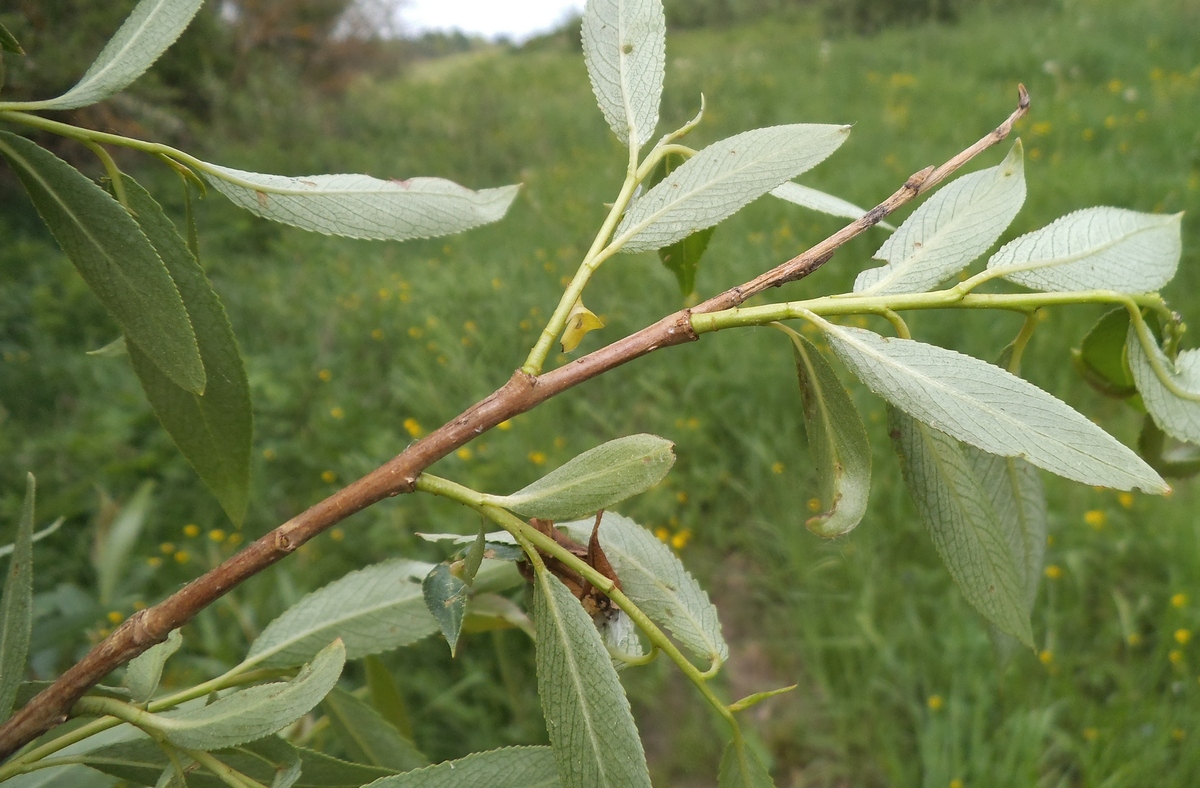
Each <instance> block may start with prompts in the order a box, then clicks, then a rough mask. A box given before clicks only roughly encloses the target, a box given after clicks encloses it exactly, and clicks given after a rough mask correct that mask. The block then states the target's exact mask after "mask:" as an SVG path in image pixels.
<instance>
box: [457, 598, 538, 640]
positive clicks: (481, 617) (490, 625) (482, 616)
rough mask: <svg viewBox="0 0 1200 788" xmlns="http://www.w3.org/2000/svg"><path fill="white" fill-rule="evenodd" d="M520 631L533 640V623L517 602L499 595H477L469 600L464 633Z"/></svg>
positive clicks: (464, 620)
mask: <svg viewBox="0 0 1200 788" xmlns="http://www.w3.org/2000/svg"><path fill="white" fill-rule="evenodd" d="M513 627H515V628H517V629H520V630H521V631H522V632H524V633H525V634H526V635H529V637H530V638H531V639H532V638H533V637H534V630H533V622H532V621H530V620H529V616H528V615H526V614H525V611H524V610H522V609H521V608H520V606H519V605H517V604H516V603H515V602H513V601H512V600H511V599H509V598H508V597H504V596H500V595H499V594H476V595H475V596H473V597H471V598H470V599H469V600H467V616H466V618H464V619H463V632H490V631H492V630H494V629H511V628H513Z"/></svg>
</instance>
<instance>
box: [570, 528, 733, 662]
mask: <svg viewBox="0 0 1200 788" xmlns="http://www.w3.org/2000/svg"><path fill="white" fill-rule="evenodd" d="M592 526H593V521H591V520H580V521H577V522H573V523H565V524H564V525H563V528H564V529H565V530H566V532H567V533H568V534H569V535H570V536H571V538H573V539H575V540H576V541H578V542H581V543H584V544H586V543H587V541H588V539H590V538H591V535H592ZM599 537H600V546H601V547H602V548H603V549H604V554H605V556H606V557H607V558H608V561H609V563H611V564H612V567H613V570H614V571H615V572H616V573H617V577H619V578H620V579H621V587H622V589H623V591H624V593H625V596H627V597H629V598H630V599H632V600H633V602H634V604H636V605H637V606H638V607H639V608H641V610H642V612H643V613H645V614H646V615H647V616H649V617H650V618H651V619H652V620H653V621H654V622H655V623H657V624H660V625H661V626H663V627H665V628H666V629H667V631H669V632H670V633H671V634H672V635H674V636H675V639H676V640H678V641H679V642H680V643H681V644H683V645H684V646H685V647H687V648H688V650H690V651H691V652H692V653H694V654H695V655H696V656H698V657H701V658H703V659H707V660H709V661H710V662H724V661H725V660H726V659H728V658H729V646H728V645H726V643H725V638H724V637H723V636H722V634H721V622H720V620H719V619H718V618H717V609H716V608H715V607H714V606H713V604H712V602H710V601H709V599H708V594H707V593H705V591H704V589H703V588H701V587H700V584H699V583H697V582H696V579H695V578H694V577H692V576H691V574H689V573H688V571H687V569H686V568H684V566H683V562H681V561H680V560H679V557H678V556H676V555H675V553H674V552H672V551H671V548H670V547H668V546H666V545H665V544H663V543H662V542H661V541H660V540H659V539H658V538H657V537H655V536H654V534H652V533H650V531H649V530H647V529H645V528H643V527H642V526H640V525H638V524H637V523H635V522H634V521H633V520H630V519H628V518H626V517H622V516H621V515H619V514H616V513H615V512H605V513H604V516H603V517H602V518H601V520H600V533H599Z"/></svg>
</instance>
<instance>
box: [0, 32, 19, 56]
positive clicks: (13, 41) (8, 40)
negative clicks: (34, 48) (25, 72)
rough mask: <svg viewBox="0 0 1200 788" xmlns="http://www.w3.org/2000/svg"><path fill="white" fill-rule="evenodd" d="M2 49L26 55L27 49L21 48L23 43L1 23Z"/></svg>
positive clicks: (0, 46)
mask: <svg viewBox="0 0 1200 788" xmlns="http://www.w3.org/2000/svg"><path fill="white" fill-rule="evenodd" d="M0 49H3V50H4V51H5V52H12V53H13V54H14V55H24V54H25V50H24V49H21V43H20V42H19V41H17V37H16V36H14V35H13V34H12V33H10V32H8V28H7V27H5V26H4V25H2V24H0Z"/></svg>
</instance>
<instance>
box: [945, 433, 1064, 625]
mask: <svg viewBox="0 0 1200 788" xmlns="http://www.w3.org/2000/svg"><path fill="white" fill-rule="evenodd" d="M962 451H963V456H964V457H966V459H967V462H968V463H969V466H970V470H971V473H972V474H974V476H975V478H976V479H978V480H979V486H980V487H981V488H982V489H983V492H984V494H985V495H986V496H987V498H988V501H989V503H991V505H992V511H994V512H995V513H996V520H997V522H999V523H1000V528H1001V529H1002V531H1003V532H1004V536H1005V538H1006V540H1007V541H1008V545H1009V549H1010V550H1011V551H1012V554H1013V555H1014V556H1015V557H1016V565H1017V568H1018V569H1019V570H1020V576H1021V591H1022V601H1023V602H1024V605H1025V612H1026V614H1029V613H1030V612H1032V611H1033V604H1034V602H1036V601H1037V594H1038V586H1039V585H1041V579H1042V567H1043V564H1044V563H1045V557H1046V533H1047V524H1046V492H1045V489H1044V488H1043V487H1042V477H1041V472H1040V471H1038V469H1037V468H1035V467H1034V466H1032V465H1030V464H1029V463H1027V462H1025V461H1024V460H1020V459H1017V458H1016V457H997V456H996V455H994V454H988V453H987V452H983V451H980V450H979V449H976V448H975V447H974V446H965V445H964V446H963V447H962Z"/></svg>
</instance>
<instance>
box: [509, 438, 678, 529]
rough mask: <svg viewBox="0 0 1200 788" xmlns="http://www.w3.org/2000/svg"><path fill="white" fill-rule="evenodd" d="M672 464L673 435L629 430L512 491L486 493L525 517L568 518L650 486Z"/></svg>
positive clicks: (579, 515) (629, 495) (591, 511)
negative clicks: (627, 433) (497, 493)
mask: <svg viewBox="0 0 1200 788" xmlns="http://www.w3.org/2000/svg"><path fill="white" fill-rule="evenodd" d="M674 464H675V444H673V443H671V441H669V440H666V439H665V438H660V437H658V436H657V435H646V434H641V435H630V436H627V437H624V438H617V439H616V440H611V441H609V442H608V443H605V444H602V445H600V446H597V447H596V448H594V449H589V450H588V451H585V452H584V453H583V454H580V455H579V456H578V457H575V458H573V459H571V460H568V461H567V462H566V463H565V464H563V465H562V466H560V467H558V468H556V469H555V470H553V471H551V472H550V473H548V474H546V475H545V476H543V477H542V478H540V479H538V480H537V481H536V482H534V483H533V484H531V485H529V486H528V487H525V488H522V489H520V490H518V491H517V492H515V493H513V494H512V495H504V496H488V499H489V501H490V502H491V503H494V504H496V505H497V506H503V507H504V508H506V509H511V510H513V511H514V512H517V513H518V514H523V515H525V516H526V517H541V518H544V519H547V520H569V519H571V518H573V517H582V516H584V515H587V514H591V513H593V512H597V511H599V510H600V509H604V508H606V507H608V506H612V505H613V504H614V503H618V502H620V501H623V500H625V499H626V498H630V497H632V496H634V495H637V494H638V493H641V492H644V491H646V490H648V489H650V488H651V487H653V486H654V485H656V484H658V483H659V482H660V481H662V479H663V477H664V476H666V475H667V471H669V470H671V466H672V465H674Z"/></svg>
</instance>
